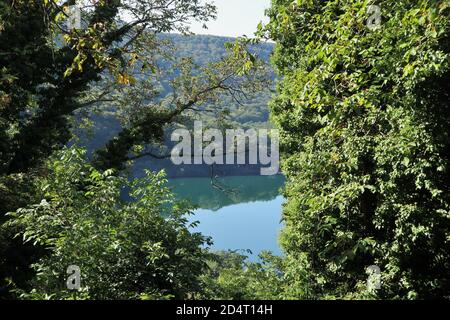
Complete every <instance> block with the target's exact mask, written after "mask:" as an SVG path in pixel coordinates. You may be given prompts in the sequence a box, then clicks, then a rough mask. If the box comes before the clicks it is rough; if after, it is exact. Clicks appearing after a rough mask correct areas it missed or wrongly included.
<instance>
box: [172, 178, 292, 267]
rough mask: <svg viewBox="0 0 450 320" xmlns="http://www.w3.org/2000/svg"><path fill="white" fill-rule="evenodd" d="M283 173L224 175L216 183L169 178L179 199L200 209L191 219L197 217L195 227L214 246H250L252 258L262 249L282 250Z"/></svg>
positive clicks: (201, 179) (243, 247)
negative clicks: (269, 174) (271, 174)
mask: <svg viewBox="0 0 450 320" xmlns="http://www.w3.org/2000/svg"><path fill="white" fill-rule="evenodd" d="M284 181H285V179H284V177H283V176H271V177H262V176H246V177H242V176H241V177H227V178H223V179H220V180H219V183H220V185H219V186H217V187H215V186H214V185H213V183H212V181H211V179H210V178H186V179H174V180H170V181H169V185H170V186H171V187H172V189H173V191H174V193H175V194H176V195H177V197H178V198H180V199H188V200H190V201H191V203H193V204H195V205H196V206H197V207H198V208H199V209H198V210H197V211H196V212H195V215H194V216H193V217H191V219H190V220H191V221H200V225H199V226H198V227H197V228H196V229H195V231H198V232H201V233H203V234H204V235H207V236H211V237H212V238H213V241H214V246H213V248H212V249H213V250H251V251H252V252H253V255H251V256H250V259H251V260H256V257H257V255H258V254H259V253H260V252H261V251H263V250H268V251H272V252H273V253H275V254H281V250H280V248H279V246H278V234H279V231H280V229H281V227H282V224H281V211H282V204H283V201H284V200H283V197H281V196H280V189H281V188H282V186H283V184H284Z"/></svg>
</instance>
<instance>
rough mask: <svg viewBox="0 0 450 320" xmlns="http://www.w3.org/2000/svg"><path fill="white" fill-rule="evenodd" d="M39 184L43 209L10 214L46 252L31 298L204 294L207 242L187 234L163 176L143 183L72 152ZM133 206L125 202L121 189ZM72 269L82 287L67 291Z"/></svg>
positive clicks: (50, 165)
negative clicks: (103, 169)
mask: <svg viewBox="0 0 450 320" xmlns="http://www.w3.org/2000/svg"><path fill="white" fill-rule="evenodd" d="M45 168H46V174H45V176H43V177H42V178H40V179H38V180H37V181H36V183H37V186H36V190H37V192H38V197H39V198H41V199H42V201H41V202H40V203H39V204H36V205H29V206H27V207H25V208H22V209H20V210H18V211H17V212H16V213H12V214H11V218H12V219H10V220H9V221H8V225H10V226H13V227H14V226H16V227H18V229H23V230H24V232H22V233H20V234H19V235H18V236H20V237H22V236H23V238H24V240H25V241H26V242H30V243H33V244H34V245H40V246H42V247H43V248H45V250H46V254H45V255H44V256H43V257H41V258H40V259H39V260H38V261H37V262H36V263H35V264H34V265H33V268H34V270H35V271H36V276H35V278H34V279H33V280H32V282H31V288H32V289H29V290H28V291H24V290H18V292H19V293H21V297H22V298H26V299H74V298H76V299H83V298H84V299H87V298H90V299H102V300H105V299H161V298H166V299H167V298H177V299H186V298H189V296H192V295H193V294H195V293H200V292H201V290H202V288H201V285H200V284H201V283H200V279H199V276H200V275H201V274H202V273H203V272H204V269H205V267H206V260H207V259H208V257H209V254H208V253H207V252H206V250H204V249H202V246H203V245H208V244H210V240H209V239H208V238H205V237H203V236H202V235H201V234H199V233H192V234H191V233H190V230H189V227H190V226H189V225H188V224H187V219H186V218H185V215H186V214H189V213H190V211H191V208H190V207H189V206H187V205H186V204H185V203H177V202H176V201H175V199H174V196H173V195H172V193H171V192H170V190H169V189H168V188H167V187H166V186H165V184H166V180H165V178H164V175H163V174H162V173H158V174H156V173H151V172H147V176H146V177H145V178H143V179H137V180H134V181H132V182H128V181H127V179H126V178H121V177H117V176H115V175H112V171H106V172H104V173H101V172H99V171H97V170H96V169H94V168H93V167H92V166H91V165H90V164H89V163H88V161H87V159H86V157H85V151H84V150H82V149H78V148H75V147H72V148H70V149H65V150H62V151H59V152H57V153H56V154H54V156H52V157H51V158H50V159H49V160H48V161H47V162H46V166H45ZM124 189H125V190H126V192H127V193H128V194H129V195H130V197H131V198H132V199H133V201H128V202H125V201H123V200H122V198H123V197H122V194H123V192H124V191H123V190H124ZM70 266H77V267H79V268H80V280H81V288H80V290H79V291H77V290H75V291H73V290H69V289H70V288H68V287H67V286H66V279H68V277H69V275H68V274H67V272H66V271H67V269H68V267H70Z"/></svg>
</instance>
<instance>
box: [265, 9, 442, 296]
mask: <svg viewBox="0 0 450 320" xmlns="http://www.w3.org/2000/svg"><path fill="white" fill-rule="evenodd" d="M371 4H373V3H372V2H371V1H356V0H345V1H338V0H330V1H315V0H298V1H291V0H274V1H273V2H272V8H271V9H270V10H269V12H268V14H269V16H270V19H271V21H270V23H269V24H268V25H267V26H266V29H265V31H263V32H266V35H267V36H268V37H270V38H272V39H273V40H275V41H276V42H277V45H276V49H275V51H276V52H275V54H274V58H273V61H274V64H275V67H276V69H277V72H279V74H280V76H281V77H282V81H280V83H279V85H278V95H277V97H276V99H274V101H273V102H272V104H271V109H272V118H273V120H274V122H275V123H276V125H277V126H278V128H280V129H281V136H282V157H283V171H284V172H285V173H286V175H287V177H288V181H289V182H288V185H287V188H286V192H285V193H286V197H287V199H288V203H287V205H286V207H285V210H284V214H283V217H284V220H285V223H286V228H285V230H284V232H283V235H282V245H283V247H284V249H285V250H286V253H287V261H286V265H287V267H286V279H287V280H288V281H289V283H290V285H289V287H288V291H287V295H288V296H290V297H295V298H326V297H340V298H341V297H369V296H373V297H379V298H397V299H398V298H401V299H404V298H409V299H413V298H419V299H427V298H444V297H447V298H448V297H450V296H449V294H450V278H449V276H448V275H449V274H450V233H449V230H450V229H449V228H450V189H449V184H448V181H449V179H450V166H449V165H450V153H449V150H450V145H449V142H450V139H449V134H450V116H449V115H450V112H449V83H450V78H449V74H450V73H449V72H450V65H449V45H450V39H449V21H450V19H449V17H450V15H449V10H450V7H449V2H448V1H435V0H419V1H408V0H405V1H402V0H400V1H399V0H396V1H393V0H384V1H383V0H381V1H377V3H376V4H377V5H378V6H380V8H381V12H382V23H381V25H379V26H378V27H377V28H375V29H373V30H371V29H369V28H368V27H367V21H368V20H369V18H370V14H368V8H369V5H371ZM371 265H377V266H379V267H380V268H381V272H382V286H381V290H375V291H371V292H367V290H366V279H367V274H366V269H367V268H368V267H369V266H371Z"/></svg>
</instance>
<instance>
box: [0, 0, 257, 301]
mask: <svg viewBox="0 0 450 320" xmlns="http://www.w3.org/2000/svg"><path fill="white" fill-rule="evenodd" d="M74 4H78V5H79V6H81V7H82V9H83V16H82V26H81V28H69V26H68V25H67V24H65V20H67V8H68V7H69V6H71V5H74ZM214 16H215V7H214V6H213V5H211V4H210V3H209V2H205V1H201V0H158V1H153V0H122V1H120V0H98V1H87V0H86V1H82V0H80V1H74V0H69V1H64V2H60V1H55V0H6V1H2V2H1V3H0V138H1V140H0V190H1V193H0V210H1V211H0V219H1V222H3V221H4V220H6V218H5V217H4V215H5V213H7V212H14V211H16V210H17V209H18V208H20V207H24V206H26V205H29V204H30V203H39V202H40V201H41V200H42V199H38V197H37V195H38V194H39V192H38V191H37V190H33V189H32V188H33V187H34V186H35V185H36V184H35V183H34V182H35V181H36V180H39V179H40V178H41V177H42V174H43V173H42V172H41V171H40V168H41V166H42V164H43V163H44V162H45V161H46V160H47V159H48V158H49V157H50V156H51V155H52V154H53V153H54V152H56V151H58V150H61V148H63V147H64V146H65V145H67V144H68V143H69V142H70V141H71V139H72V138H73V136H74V135H73V131H74V129H76V128H77V126H78V125H79V123H77V121H76V116H84V115H89V114H91V113H92V112H95V111H96V110H99V109H102V110H105V109H107V110H108V111H113V113H114V114H115V115H116V116H120V117H121V119H123V126H122V130H121V132H120V133H118V134H117V135H116V136H115V137H114V138H113V139H111V141H110V142H108V143H107V145H106V147H105V148H104V149H102V150H97V152H96V156H95V158H94V159H93V164H94V165H95V167H96V168H97V169H99V170H100V171H105V170H108V169H111V168H115V169H124V167H125V165H126V163H127V162H128V161H129V160H131V159H134V158H136V157H141V156H147V155H149V154H148V153H147V152H144V154H142V155H141V154H139V153H140V150H142V148H143V147H144V146H145V145H146V144H148V143H150V142H156V143H157V142H158V141H159V140H160V139H161V138H162V136H163V132H164V128H165V127H166V126H168V125H170V124H171V123H173V122H177V121H182V120H183V118H184V116H185V114H186V113H187V112H189V111H192V110H197V109H196V107H198V106H201V105H203V104H204V103H206V102H208V103H212V102H214V101H217V100H218V99H219V97H220V96H221V94H230V95H232V96H239V95H241V94H243V92H244V91H245V90H247V89H249V88H253V87H254V86H255V84H256V83H258V82H257V81H253V80H255V79H257V76H256V72H254V71H255V70H257V69H253V66H255V65H256V63H255V61H254V57H253V55H251V54H250V53H248V52H247V51H246V50H245V49H243V48H242V46H240V45H238V44H236V45H234V46H230V47H229V51H230V55H229V56H227V57H224V58H223V59H221V60H219V61H216V62H214V63H211V64H210V65H208V66H206V67H202V68H200V67H198V66H196V65H195V64H194V63H192V60H191V59H188V58H186V59H180V60H179V61H178V60H177V61H174V59H173V54H172V53H173V51H172V49H171V46H170V44H169V43H168V42H167V41H164V39H161V38H158V37H157V35H159V34H161V33H166V32H181V33H188V32H189V31H188V25H189V23H190V22H192V21H193V20H196V21H200V22H206V21H208V20H209V19H211V18H214ZM122 17H126V19H125V20H124V19H122ZM160 59H165V60H169V61H171V62H172V64H171V66H173V68H176V69H177V70H178V72H177V73H176V76H175V77H174V78H173V79H172V83H171V85H172V87H173V93H172V94H171V95H170V96H168V97H167V98H166V99H161V98H160V97H159V96H158V92H157V90H156V89H155V88H156V85H155V82H157V78H158V73H160V72H169V71H171V70H165V69H164V68H161V67H160V65H159V64H158V61H159V60H160ZM136 150H137V151H136ZM115 172H116V174H118V172H119V170H117V171H115ZM18 231H19V230H15V229H13V230H12V229H11V228H10V227H8V226H7V225H3V226H2V227H1V228H0V233H1V235H0V238H1V239H5V241H2V243H1V248H0V254H1V256H0V295H1V294H2V292H3V290H2V289H3V288H4V284H3V283H2V282H3V280H4V279H5V278H7V277H8V278H10V277H13V278H15V279H13V280H15V282H16V283H17V284H18V285H19V287H21V286H22V285H25V283H22V282H26V281H27V279H28V278H29V276H32V274H29V272H28V271H29V270H28V266H29V265H30V264H31V263H32V262H33V261H35V255H34V254H30V252H28V250H25V249H26V248H27V247H23V246H22V244H20V242H18V241H17V240H13V239H12V238H11V236H12V235H13V234H14V233H16V232H18ZM25 275H26V276H25ZM17 277H19V278H24V280H23V281H17V280H18V279H17ZM18 282H20V283H18Z"/></svg>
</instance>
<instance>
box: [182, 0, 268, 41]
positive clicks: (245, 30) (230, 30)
mask: <svg viewBox="0 0 450 320" xmlns="http://www.w3.org/2000/svg"><path fill="white" fill-rule="evenodd" d="M213 2H215V4H216V6H217V10H218V14H217V20H215V21H210V22H208V24H207V26H208V29H207V30H205V29H202V25H201V24H193V25H192V28H191V31H193V32H194V33H196V34H211V35H217V36H227V37H238V36H243V35H247V36H249V37H251V36H253V34H254V33H255V31H256V28H257V26H258V23H259V22H260V21H267V19H266V18H265V17H264V10H265V9H266V8H268V7H269V6H270V0H213Z"/></svg>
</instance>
